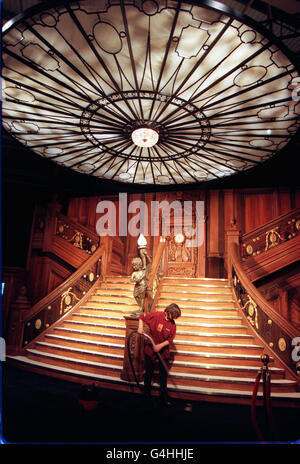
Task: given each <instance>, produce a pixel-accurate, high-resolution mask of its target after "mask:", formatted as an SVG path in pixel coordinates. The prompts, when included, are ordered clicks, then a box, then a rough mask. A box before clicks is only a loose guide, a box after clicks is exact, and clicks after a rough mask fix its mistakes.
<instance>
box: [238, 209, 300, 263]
mask: <svg viewBox="0 0 300 464" xmlns="http://www.w3.org/2000/svg"><path fill="white" fill-rule="evenodd" d="M297 235H300V208H295V209H293V210H291V211H289V212H288V213H286V214H282V215H281V216H278V217H276V218H275V219H273V220H271V221H269V222H266V223H265V224H263V225H262V226H260V227H258V228H256V229H254V230H251V231H250V232H248V233H246V234H243V235H242V237H241V257H242V260H243V261H245V260H247V259H249V258H251V257H254V256H257V255H260V254H261V253H264V252H267V251H268V250H271V249H273V248H274V247H275V246H277V245H279V244H281V243H284V242H287V241H289V240H291V239H293V238H294V237H296V236H297Z"/></svg>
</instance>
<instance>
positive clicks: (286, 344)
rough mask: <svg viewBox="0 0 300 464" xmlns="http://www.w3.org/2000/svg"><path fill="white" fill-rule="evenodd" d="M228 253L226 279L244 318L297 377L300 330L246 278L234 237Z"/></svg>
mask: <svg viewBox="0 0 300 464" xmlns="http://www.w3.org/2000/svg"><path fill="white" fill-rule="evenodd" d="M228 255H229V256H228V267H229V266H230V273H229V279H230V282H231V284H232V288H233V293H234V296H235V299H236V301H237V303H238V305H239V306H240V308H241V309H242V311H243V315H244V317H245V320H247V322H248V324H249V325H250V327H251V328H252V329H253V330H254V332H255V334H256V335H257V337H258V338H259V339H261V340H263V341H264V342H265V344H267V346H268V349H269V350H270V351H271V353H272V355H273V356H275V357H277V359H279V360H280V361H281V362H282V363H283V364H284V365H285V367H286V370H287V372H288V373H289V374H290V376H291V377H292V378H297V375H298V376H299V374H300V362H299V356H300V349H299V347H297V345H299V344H300V337H299V333H298V332H297V330H296V329H295V327H294V326H292V325H291V324H290V323H289V322H288V321H287V320H286V319H284V318H283V317H282V316H281V315H280V314H279V313H278V312H276V311H275V310H274V308H273V307H272V305H270V304H269V303H268V301H267V300H265V298H264V297H263V296H262V295H261V294H260V292H259V291H258V290H257V288H256V287H255V286H254V285H253V284H252V282H251V281H250V280H249V278H248V277H247V274H246V273H245V271H244V269H243V267H242V263H241V256H240V253H239V245H238V243H236V240H235V241H233V240H231V241H230V242H229V243H228ZM298 379H299V378H298Z"/></svg>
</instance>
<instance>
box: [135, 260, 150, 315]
mask: <svg viewBox="0 0 300 464" xmlns="http://www.w3.org/2000/svg"><path fill="white" fill-rule="evenodd" d="M132 267H133V269H134V271H133V273H132V274H131V282H134V283H135V286H134V291H133V296H134V298H135V300H136V302H137V304H138V307H139V310H138V311H136V312H135V313H133V315H136V316H138V315H139V314H141V313H142V312H143V311H144V301H145V296H146V292H147V285H148V270H147V268H143V262H142V260H141V258H133V260H132Z"/></svg>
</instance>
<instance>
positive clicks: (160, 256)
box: [144, 237, 166, 313]
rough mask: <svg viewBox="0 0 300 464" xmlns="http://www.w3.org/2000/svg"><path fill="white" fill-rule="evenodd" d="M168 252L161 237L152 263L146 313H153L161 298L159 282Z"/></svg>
mask: <svg viewBox="0 0 300 464" xmlns="http://www.w3.org/2000/svg"><path fill="white" fill-rule="evenodd" d="M165 250H166V240H165V238H164V237H161V239H160V242H159V245H158V248H157V252H156V253H155V258H154V260H153V262H152V267H151V272H150V273H149V282H148V288H147V293H146V298H145V307H144V308H145V309H144V312H145V313H149V312H151V311H152V310H153V309H154V308H155V305H156V303H157V300H158V298H159V282H160V279H161V277H162V275H163V273H164V258H165Z"/></svg>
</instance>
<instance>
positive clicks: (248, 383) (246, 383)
mask: <svg viewBox="0 0 300 464" xmlns="http://www.w3.org/2000/svg"><path fill="white" fill-rule="evenodd" d="M171 377H172V378H173V379H174V380H175V383H177V382H180V384H181V385H187V386H196V387H204V386H205V384H207V383H209V386H210V387H215V388H218V386H220V385H221V388H231V389H233V390H243V389H247V390H248V389H249V388H250V389H251V388H252V389H253V387H254V382H255V377H256V376H253V378H247V377H227V376H219V375H202V374H186V373H184V374H182V373H180V372H176V373H174V374H173V375H172V376H171ZM296 385H297V382H296V381H293V380H286V379H271V390H273V391H277V392H278V391H282V390H283V389H284V390H286V391H295V388H296ZM262 389H263V382H262V379H261V381H260V384H259V390H260V391H262Z"/></svg>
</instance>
